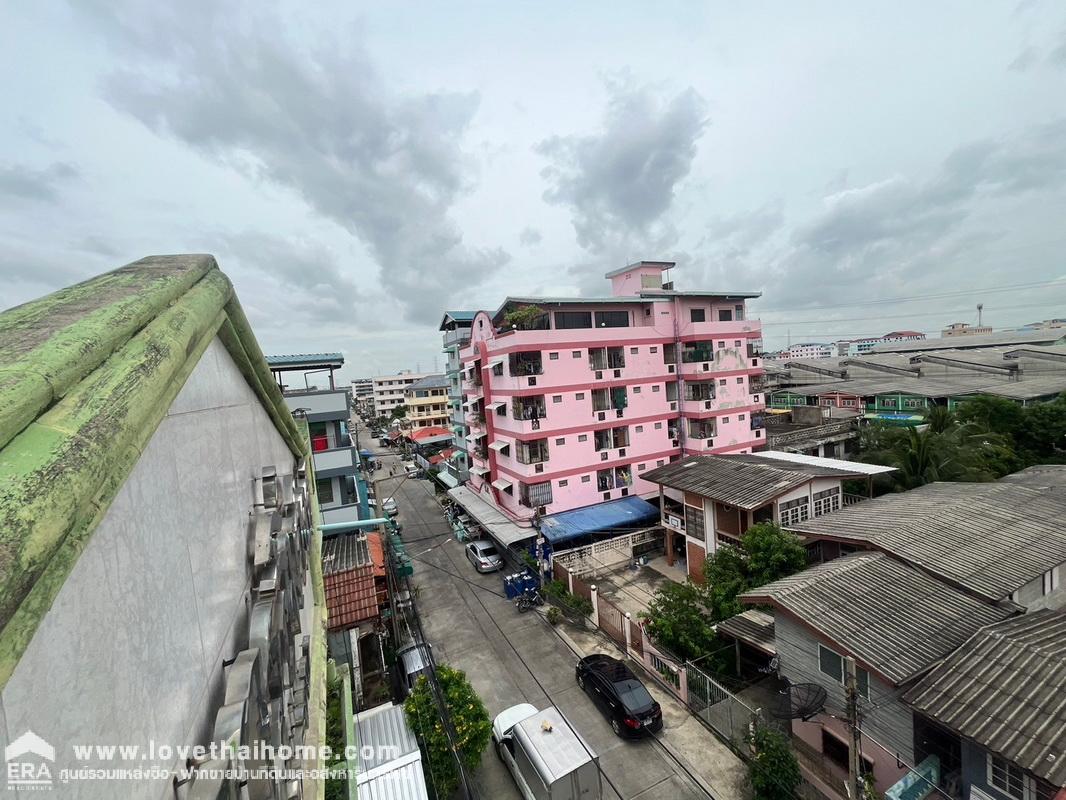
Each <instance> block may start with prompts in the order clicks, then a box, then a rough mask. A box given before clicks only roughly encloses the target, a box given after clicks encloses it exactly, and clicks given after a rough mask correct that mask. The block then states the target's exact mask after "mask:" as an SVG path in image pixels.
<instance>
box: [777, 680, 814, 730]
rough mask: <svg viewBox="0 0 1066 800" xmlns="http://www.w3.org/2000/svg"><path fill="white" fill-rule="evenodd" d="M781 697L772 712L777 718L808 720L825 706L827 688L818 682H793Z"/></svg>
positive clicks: (783, 691)
mask: <svg viewBox="0 0 1066 800" xmlns="http://www.w3.org/2000/svg"><path fill="white" fill-rule="evenodd" d="M779 697H780V702H779V703H778V706H777V708H775V709H774V710H773V711H772V712H771V713H772V714H773V716H774V717H775V718H776V719H802V720H804V721H806V720H809V719H810V718H811V717H813V716H814V715H815V714H818V713H819V712H820V711H821V710H822V709H823V708H825V698H826V693H825V688H824V687H822V686H819V685H818V684H817V683H793V684H791V685H790V686H788V687H787V688H786V689H783V690H782V691H781V692H780V694H779Z"/></svg>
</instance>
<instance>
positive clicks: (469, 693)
mask: <svg viewBox="0 0 1066 800" xmlns="http://www.w3.org/2000/svg"><path fill="white" fill-rule="evenodd" d="M436 674H437V682H438V683H439V684H440V688H441V693H442V694H443V696H444V703H445V705H446V706H447V708H448V715H449V716H450V717H451V721H452V725H453V727H454V728H455V746H456V754H457V755H458V757H459V761H461V762H462V765H463V768H464V769H466V770H473V769H476V768H477V766H478V764H480V763H481V755H482V753H484V751H485V746H486V745H488V743H489V737H490V736H491V734H492V721H491V720H490V719H489V714H488V712H487V711H486V710H485V704H484V703H482V702H481V698H480V697H478V695H477V693H476V692H475V691H474V688H473V687H472V686H471V685H470V681H468V680H467V677H466V673H465V672H463V671H462V670H458V669H454V668H452V667H449V666H447V665H445V664H439V665H438V666H437V672H436ZM403 710H404V714H405V715H406V717H407V723H408V725H410V726H411V730H413V731H414V732H415V734H416V735H417V736H418V737H419V738H420V739H421V741H422V747H423V752H424V755H425V757H426V761H427V764H426V766H427V776H426V777H427V778H429V780H430V783H431V785H432V786H433V789H434V793H435V794H436V796H437V798H438V800H447V798H449V797H451V795H452V792H454V791H455V790H456V788H458V786H459V769H458V767H457V765H456V763H455V755H453V753H452V749H451V745H450V744H449V742H448V736H447V734H446V733H445V731H444V722H443V720H442V719H441V716H440V713H439V710H438V708H437V702H436V698H435V696H434V693H433V689H432V687H431V686H430V685H429V681H428V680H427V678H426V676H425V675H423V676H421V677H420V678H419V679H418V682H417V683H416V684H415V687H414V689H412V690H411V694H409V695H408V696H407V700H405V701H404V704H403Z"/></svg>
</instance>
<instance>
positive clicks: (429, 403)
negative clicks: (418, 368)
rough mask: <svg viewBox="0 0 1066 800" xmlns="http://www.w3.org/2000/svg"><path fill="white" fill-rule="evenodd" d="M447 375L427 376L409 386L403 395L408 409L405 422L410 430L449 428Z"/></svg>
mask: <svg viewBox="0 0 1066 800" xmlns="http://www.w3.org/2000/svg"><path fill="white" fill-rule="evenodd" d="M449 385H450V381H449V380H448V377H447V376H446V375H427V376H426V377H424V378H421V379H420V380H417V381H414V382H413V383H410V384H408V386H407V388H406V389H405V390H404V394H403V404H404V406H406V408H407V414H406V415H405V416H404V420H405V421H406V423H407V425H408V426H409V427H410V428H413V429H416V430H417V429H418V428H429V427H447V425H448V422H449V420H450V419H451V412H450V411H449V409H448V386H449Z"/></svg>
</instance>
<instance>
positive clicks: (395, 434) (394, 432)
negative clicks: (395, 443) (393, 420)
mask: <svg viewBox="0 0 1066 800" xmlns="http://www.w3.org/2000/svg"><path fill="white" fill-rule="evenodd" d="M402 435H403V434H402V433H401V432H400V429H399V428H394V429H392V430H391V431H389V438H390V439H399V438H400V436H402Z"/></svg>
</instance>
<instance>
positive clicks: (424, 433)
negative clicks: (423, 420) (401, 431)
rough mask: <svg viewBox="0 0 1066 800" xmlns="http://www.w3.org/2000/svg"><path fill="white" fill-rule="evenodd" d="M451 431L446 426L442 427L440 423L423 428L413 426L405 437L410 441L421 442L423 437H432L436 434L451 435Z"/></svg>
mask: <svg viewBox="0 0 1066 800" xmlns="http://www.w3.org/2000/svg"><path fill="white" fill-rule="evenodd" d="M451 435H452V432H451V431H450V430H448V429H447V428H443V427H441V426H440V425H429V426H427V427H425V428H415V429H414V430H413V431H411V432H410V433H409V434H407V438H408V439H410V440H411V441H412V442H421V441H422V440H424V439H432V438H434V437H436V436H451Z"/></svg>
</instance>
